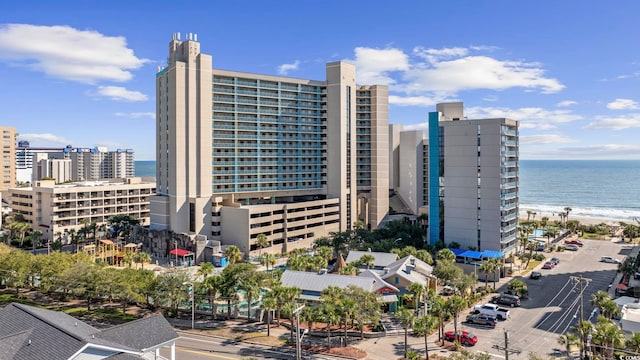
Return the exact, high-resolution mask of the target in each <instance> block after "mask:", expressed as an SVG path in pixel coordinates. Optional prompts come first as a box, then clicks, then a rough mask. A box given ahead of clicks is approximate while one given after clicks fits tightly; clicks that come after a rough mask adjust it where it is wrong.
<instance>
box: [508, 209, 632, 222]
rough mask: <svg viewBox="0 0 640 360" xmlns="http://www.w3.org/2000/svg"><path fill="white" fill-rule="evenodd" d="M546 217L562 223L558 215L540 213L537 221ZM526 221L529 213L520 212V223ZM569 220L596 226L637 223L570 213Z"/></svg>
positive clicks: (537, 213) (536, 218)
mask: <svg viewBox="0 0 640 360" xmlns="http://www.w3.org/2000/svg"><path fill="white" fill-rule="evenodd" d="M545 216H546V217H548V218H549V221H560V217H559V216H558V214H552V213H540V212H536V217H535V220H538V221H539V220H540V219H542V218H543V217H545ZM526 220H527V211H526V210H520V221H526ZM569 220H578V221H580V223H581V224H588V225H595V224H602V223H605V224H607V225H619V224H620V222H621V221H622V222H625V223H627V224H634V223H635V221H633V220H629V219H614V218H604V217H589V216H579V215H575V216H574V215H572V214H571V213H569Z"/></svg>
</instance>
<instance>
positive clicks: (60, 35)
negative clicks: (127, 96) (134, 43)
mask: <svg viewBox="0 0 640 360" xmlns="http://www.w3.org/2000/svg"><path fill="white" fill-rule="evenodd" d="M2 59H3V60H5V61H9V62H10V63H11V64H14V65H19V66H26V67H28V68H30V69H33V70H37V71H42V72H43V73H45V74H47V75H49V76H53V77H56V78H61V79H65V80H72V81H78V82H82V83H90V84H93V83H96V82H98V81H105V80H106V81H119V82H122V81H127V80H130V79H131V78H132V77H133V75H132V74H131V70H135V69H138V68H140V67H141V66H142V65H144V64H145V63H146V62H148V60H147V59H141V58H138V57H136V56H135V55H134V53H133V50H131V49H129V48H128V47H127V42H126V39H125V38H124V37H120V36H117V37H116V36H106V35H103V34H101V33H99V32H97V31H91V30H78V29H74V28H72V27H70V26H39V25H29V24H5V25H1V26H0V60H2Z"/></svg>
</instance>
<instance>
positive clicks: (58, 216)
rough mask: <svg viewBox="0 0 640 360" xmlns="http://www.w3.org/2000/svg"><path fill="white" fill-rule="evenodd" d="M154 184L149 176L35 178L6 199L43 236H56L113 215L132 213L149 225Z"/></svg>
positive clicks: (104, 220)
mask: <svg viewBox="0 0 640 360" xmlns="http://www.w3.org/2000/svg"><path fill="white" fill-rule="evenodd" d="M155 189H156V183H155V181H153V180H152V179H151V178H127V179H108V180H101V181H84V182H75V183H68V184H56V183H55V181H54V180H38V181H35V182H34V183H33V186H30V187H17V188H10V189H9V190H8V192H7V196H6V200H7V201H8V202H9V204H10V207H11V209H12V210H13V213H14V214H20V215H22V216H24V218H25V221H26V222H27V223H29V224H30V225H31V228H32V229H34V230H39V231H41V232H42V239H43V240H49V239H52V238H55V239H57V238H58V237H59V236H60V235H61V234H64V233H66V232H69V231H71V230H76V231H77V230H78V229H80V228H82V227H83V226H84V224H90V223H93V222H95V223H97V224H98V225H102V224H107V221H108V219H109V217H111V216H114V215H131V216H133V217H135V218H137V219H139V220H140V224H141V225H143V226H148V225H149V222H150V206H149V202H150V198H151V196H153V195H154V194H155Z"/></svg>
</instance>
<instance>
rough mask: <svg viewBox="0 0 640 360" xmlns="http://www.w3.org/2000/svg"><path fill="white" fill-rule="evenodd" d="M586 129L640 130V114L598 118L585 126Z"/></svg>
mask: <svg viewBox="0 0 640 360" xmlns="http://www.w3.org/2000/svg"><path fill="white" fill-rule="evenodd" d="M585 128H586V129H607V130H624V129H629V128H640V114H630V115H624V116H617V117H615V116H614V117H609V116H596V120H595V121H593V122H590V123H589V124H587V126H585Z"/></svg>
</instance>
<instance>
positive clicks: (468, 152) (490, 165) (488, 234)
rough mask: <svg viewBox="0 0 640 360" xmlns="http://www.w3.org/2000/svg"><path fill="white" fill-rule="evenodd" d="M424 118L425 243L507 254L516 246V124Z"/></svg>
mask: <svg viewBox="0 0 640 360" xmlns="http://www.w3.org/2000/svg"><path fill="white" fill-rule="evenodd" d="M436 110H437V111H436V112H431V113H429V145H428V148H429V159H428V164H429V166H428V174H429V175H428V177H429V181H428V188H429V192H428V193H429V201H428V209H429V210H428V215H429V241H430V243H431V244H435V243H437V242H438V241H444V242H445V243H446V244H449V243H451V242H457V243H458V244H460V246H461V247H462V248H463V249H468V248H475V249H478V250H498V251H504V252H508V251H511V250H513V249H515V247H516V246H517V244H518V236H517V235H518V230H517V227H518V200H519V185H518V173H519V171H518V122H517V121H515V120H510V119H505V118H500V119H481V120H467V119H466V118H464V116H463V105H462V103H461V102H454V103H444V104H438V105H437V107H436Z"/></svg>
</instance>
